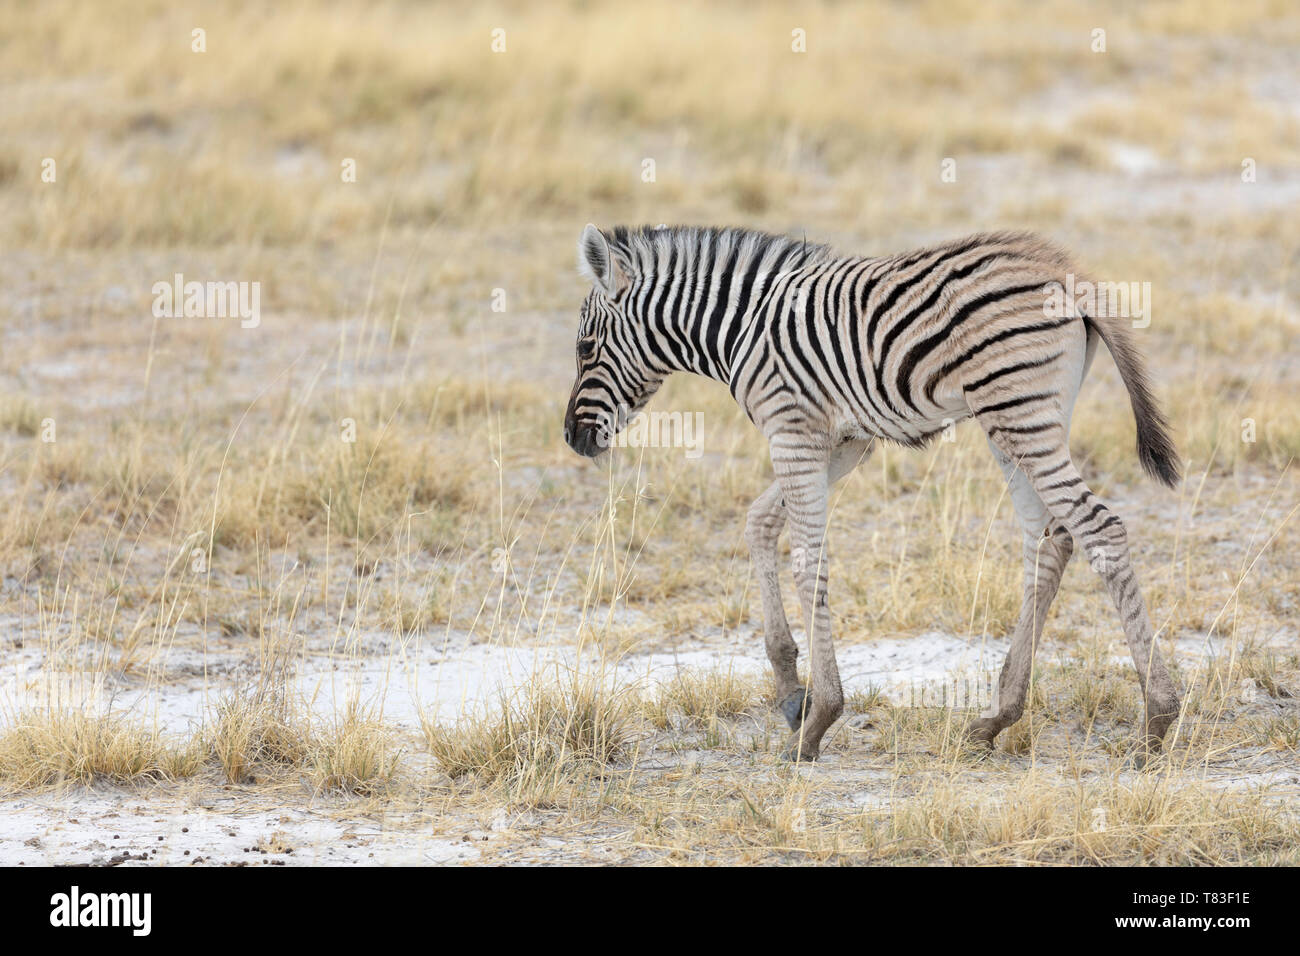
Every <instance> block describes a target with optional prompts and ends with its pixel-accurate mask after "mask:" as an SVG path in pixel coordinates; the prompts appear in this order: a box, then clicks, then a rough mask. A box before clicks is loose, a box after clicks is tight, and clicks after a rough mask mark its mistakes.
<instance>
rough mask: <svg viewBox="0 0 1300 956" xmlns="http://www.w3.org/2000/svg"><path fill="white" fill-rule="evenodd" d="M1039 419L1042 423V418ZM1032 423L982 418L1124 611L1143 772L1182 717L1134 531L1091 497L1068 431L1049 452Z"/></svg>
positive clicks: (1138, 758) (1138, 755)
mask: <svg viewBox="0 0 1300 956" xmlns="http://www.w3.org/2000/svg"><path fill="white" fill-rule="evenodd" d="M1038 417H1039V420H1040V421H1041V418H1042V415H1041V412H1040V415H1039V416H1038ZM1030 420H1032V416H1026V419H1025V420H1024V421H1022V423H1021V424H1019V425H1016V424H1009V423H1008V422H1007V421H1006V420H1005V418H1003V419H1001V420H999V421H997V422H992V421H988V420H987V417H980V423H981V424H982V425H984V427H985V430H986V431H988V432H989V435H990V440H992V441H993V442H994V444H996V445H997V446H998V447H999V448H1000V449H1002V451H1003V452H1004V453H1006V454H1007V455H1008V457H1010V458H1011V459H1012V460H1014V461H1017V462H1018V463H1019V464H1020V467H1021V468H1023V469H1024V470H1025V472H1026V474H1027V475H1028V476H1029V480H1030V482H1031V484H1032V485H1033V487H1034V490H1035V491H1037V492H1038V496H1039V497H1040V498H1041V499H1042V500H1043V503H1044V504H1045V505H1046V506H1047V510H1048V511H1049V512H1051V514H1052V516H1053V517H1054V518H1055V519H1056V520H1057V521H1058V522H1060V524H1061V525H1063V526H1064V527H1065V529H1066V530H1067V531H1069V532H1070V534H1071V535H1072V536H1073V537H1074V540H1075V543H1076V544H1077V545H1079V546H1080V547H1081V548H1082V549H1083V551H1084V553H1085V554H1086V555H1087V557H1088V563H1089V565H1090V566H1091V567H1092V570H1093V571H1095V572H1096V573H1097V574H1098V575H1099V576H1100V577H1101V579H1102V581H1103V582H1104V583H1105V585H1106V590H1107V591H1108V592H1109V594H1110V598H1111V602H1112V603H1113V604H1114V605H1115V609H1116V610H1117V611H1118V612H1119V617H1120V621H1121V623H1122V625H1123V627H1124V635H1125V637H1126V638H1127V640H1128V646H1129V653H1130V654H1131V655H1132V657H1133V666H1134V668H1135V669H1136V670H1137V674H1138V682H1139V684H1140V686H1141V688H1142V694H1143V698H1144V703H1145V707H1146V720H1145V728H1144V732H1143V735H1142V738H1141V740H1140V741H1139V747H1138V751H1137V753H1136V755H1135V763H1136V764H1137V765H1138V766H1142V765H1144V764H1145V763H1146V761H1147V758H1148V757H1150V756H1152V755H1154V754H1157V753H1159V752H1160V749H1161V747H1162V745H1163V741H1164V737H1165V734H1166V733H1167V732H1168V731H1169V728H1170V726H1171V725H1172V724H1173V722H1174V720H1175V719H1176V718H1177V716H1178V711H1179V700H1178V693H1177V691H1176V690H1175V688H1174V683H1173V679H1172V678H1171V677H1170V676H1169V671H1168V670H1167V669H1166V668H1165V664H1164V661H1163V660H1162V659H1161V656H1160V651H1159V649H1158V648H1157V647H1156V643H1155V637H1154V633H1153V630H1152V627H1151V619H1150V617H1149V616H1148V614H1147V608H1146V603H1145V602H1144V601H1143V600H1142V592H1141V591H1140V590H1139V589H1138V582H1137V575H1136V573H1135V572H1134V570H1133V564H1132V561H1131V559H1130V555H1129V545H1128V532H1127V531H1126V530H1125V528H1124V523H1123V521H1121V520H1120V517H1119V515H1117V514H1115V513H1114V512H1113V511H1111V509H1110V508H1109V507H1107V506H1106V504H1105V503H1103V502H1102V501H1101V500H1100V499H1098V498H1097V496H1096V495H1095V494H1093V493H1092V490H1091V489H1090V488H1089V487H1088V486H1087V485H1086V484H1085V483H1084V481H1083V478H1082V477H1081V476H1080V475H1079V472H1078V470H1077V469H1076V468H1075V467H1074V463H1073V462H1072V461H1071V460H1070V453H1069V448H1068V447H1067V445H1066V442H1065V440H1064V428H1063V425H1062V429H1061V433H1060V441H1059V443H1058V444H1057V445H1056V446H1055V447H1054V448H1052V447H1050V446H1049V447H1046V448H1045V447H1044V444H1045V443H1044V440H1043V439H1044V437H1045V435H1044V433H1043V432H1042V431H1041V425H1031V424H1026V422H1027V421H1030ZM1058 424H1059V423H1058Z"/></svg>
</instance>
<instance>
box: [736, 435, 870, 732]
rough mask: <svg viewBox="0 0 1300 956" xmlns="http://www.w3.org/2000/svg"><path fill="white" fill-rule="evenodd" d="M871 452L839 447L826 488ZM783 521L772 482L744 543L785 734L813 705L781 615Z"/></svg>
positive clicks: (853, 444) (863, 446)
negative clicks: (760, 605) (779, 556)
mask: <svg viewBox="0 0 1300 956" xmlns="http://www.w3.org/2000/svg"><path fill="white" fill-rule="evenodd" d="M871 448H872V443H871V441H870V440H869V439H854V440H851V441H846V442H844V443H843V444H841V445H839V447H837V448H836V449H835V451H834V453H833V454H832V455H831V463H830V467H829V469H828V484H834V483H835V482H837V481H839V480H840V479H841V478H843V477H844V476H845V475H847V474H848V473H849V472H851V471H852V470H853V469H854V468H856V467H858V465H860V464H862V463H863V462H864V461H866V460H867V459H868V458H869V457H870V456H871ZM785 518H786V515H785V498H784V496H783V495H782V492H781V483H780V482H779V481H776V482H773V483H772V485H771V487H769V488H768V489H767V491H765V492H763V494H761V495H759V496H758V498H757V499H755V501H754V503H753V505H751V506H750V509H749V516H748V519H747V520H746V522H745V539H746V541H747V542H748V544H749V555H750V560H751V561H752V562H753V565H754V570H755V572H756V574H757V576H758V590H759V595H760V597H761V599H762V603H763V640H764V643H765V644H766V646H767V657H768V660H770V661H771V662H772V672H773V674H774V676H775V678H776V702H777V709H778V710H780V711H781V714H782V716H784V717H785V720H786V723H788V724H789V725H790V729H791V730H798V729H799V725H800V724H801V723H802V722H803V720H804V717H805V716H807V713H808V709H809V707H811V705H812V695H811V694H809V693H808V691H807V690H806V689H804V687H803V686H802V685H801V684H800V683H799V676H798V672H797V670H796V668H795V661H796V660H797V659H798V656H799V647H798V645H796V644H795V642H794V638H793V637H791V636H790V622H789V620H787V618H786V616H785V602H784V601H783V600H782V599H781V581H780V563H779V561H778V560H777V553H778V552H777V541H778V539H779V538H780V537H781V529H782V528H783V527H785Z"/></svg>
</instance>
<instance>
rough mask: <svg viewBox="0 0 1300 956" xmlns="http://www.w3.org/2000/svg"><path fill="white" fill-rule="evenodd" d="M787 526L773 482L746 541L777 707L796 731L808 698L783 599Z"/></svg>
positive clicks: (758, 502)
mask: <svg viewBox="0 0 1300 956" xmlns="http://www.w3.org/2000/svg"><path fill="white" fill-rule="evenodd" d="M783 527H785V502H784V501H783V500H782V497H781V485H780V483H779V482H773V483H772V485H771V487H770V488H768V489H767V491H765V492H763V493H762V494H761V495H759V496H758V498H756V499H755V501H754V503H753V505H751V506H750V509H749V516H748V518H747V520H746V521H745V540H746V541H747V542H748V544H749V558H750V561H751V562H752V563H753V565H754V572H755V574H756V575H757V577H758V592H759V597H760V599H761V600H762V603H763V642H764V644H766V646H767V659H768V660H770V661H771V662H772V674H773V676H774V677H775V679H776V701H777V707H778V709H780V711H781V713H782V714H783V715H784V716H785V719H786V722H787V723H789V724H790V728H791V729H792V730H794V729H797V728H798V726H799V724H800V723H801V722H802V721H803V718H804V714H805V712H806V709H807V699H808V695H807V692H806V691H805V690H804V689H803V687H801V686H800V684H799V674H798V670H797V669H796V667H795V661H796V660H797V659H798V657H799V647H798V645H796V644H795V642H794V638H793V637H791V636H790V622H789V620H788V619H787V618H786V616H785V603H784V602H783V601H782V600H781V581H780V567H779V564H778V561H777V541H778V539H779V538H780V537H781V529H782V528H783Z"/></svg>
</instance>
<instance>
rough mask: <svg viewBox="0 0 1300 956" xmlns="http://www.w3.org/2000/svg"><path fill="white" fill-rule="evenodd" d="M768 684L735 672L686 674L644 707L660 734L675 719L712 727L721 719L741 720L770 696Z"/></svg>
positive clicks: (677, 676)
mask: <svg viewBox="0 0 1300 956" xmlns="http://www.w3.org/2000/svg"><path fill="white" fill-rule="evenodd" d="M766 686H767V685H766V682H762V681H758V680H755V679H754V678H752V677H744V676H741V675H739V674H736V673H735V672H734V671H732V670H714V671H705V672H703V673H694V672H682V673H679V674H675V675H674V676H673V677H672V678H671V679H669V680H667V681H664V682H663V683H662V684H661V685H660V686H659V688H658V690H657V692H656V693H655V694H654V695H653V696H652V697H650V698H649V699H648V700H647V701H646V703H645V705H644V708H643V709H644V713H645V715H646V717H647V719H649V721H650V723H651V724H653V725H654V726H655V727H658V728H659V729H660V730H666V729H668V728H669V727H671V726H672V725H673V722H674V720H675V719H677V720H685V721H686V722H688V723H693V724H697V725H699V724H704V725H707V724H711V723H713V722H715V721H717V720H718V719H720V718H721V719H727V718H731V717H736V716H739V715H740V714H743V713H744V712H745V711H747V710H749V709H750V708H752V707H754V706H755V705H757V704H758V703H759V701H760V700H763V699H764V697H765V696H766V698H767V699H769V700H770V697H771V695H770V693H767V694H766V695H765V688H766Z"/></svg>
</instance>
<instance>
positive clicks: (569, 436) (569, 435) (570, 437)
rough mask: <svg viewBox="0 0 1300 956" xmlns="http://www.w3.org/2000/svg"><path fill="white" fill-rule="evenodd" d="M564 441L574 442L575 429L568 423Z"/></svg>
mask: <svg viewBox="0 0 1300 956" xmlns="http://www.w3.org/2000/svg"><path fill="white" fill-rule="evenodd" d="M564 443H565V444H566V445H572V444H573V429H572V428H570V427H569V426H568V425H565V426H564Z"/></svg>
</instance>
